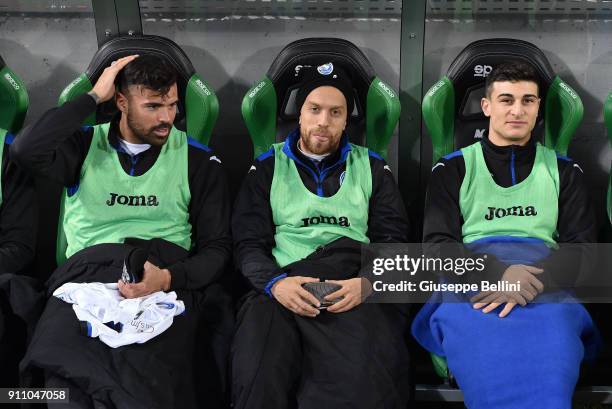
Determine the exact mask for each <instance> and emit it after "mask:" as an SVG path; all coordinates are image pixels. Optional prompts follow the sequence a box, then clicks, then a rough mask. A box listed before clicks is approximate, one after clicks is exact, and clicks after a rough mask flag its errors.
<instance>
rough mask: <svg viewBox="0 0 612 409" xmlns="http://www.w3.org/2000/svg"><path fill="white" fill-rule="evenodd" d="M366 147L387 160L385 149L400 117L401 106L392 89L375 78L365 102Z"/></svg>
mask: <svg viewBox="0 0 612 409" xmlns="http://www.w3.org/2000/svg"><path fill="white" fill-rule="evenodd" d="M366 107H367V109H366V145H367V147H368V148H369V149H370V150H372V151H374V152H376V153H378V154H379V155H381V156H382V157H383V158H385V159H387V148H388V147H389V142H390V141H391V136H392V135H393V131H394V130H395V126H396V125H397V121H398V119H399V116H400V111H401V104H400V101H399V98H398V97H397V94H396V93H395V91H393V90H392V88H391V87H390V86H389V85H387V84H385V83H384V82H383V81H382V80H381V79H380V78H378V77H375V78H374V80H373V81H372V83H371V84H370V88H368V96H367V102H366Z"/></svg>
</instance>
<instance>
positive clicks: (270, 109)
mask: <svg viewBox="0 0 612 409" xmlns="http://www.w3.org/2000/svg"><path fill="white" fill-rule="evenodd" d="M276 109H277V102H276V90H275V89H274V84H273V83H272V81H270V79H269V78H268V77H266V76H264V77H263V78H262V79H261V80H260V81H258V82H257V83H256V84H255V85H253V87H251V89H250V90H248V91H247V93H246V94H245V95H244V98H243V99H242V107H241V110H242V118H244V122H245V124H246V127H247V129H248V131H249V135H250V136H251V140H252V141H253V155H254V157H258V156H259V155H261V154H262V153H264V152H266V151H267V150H268V149H270V146H271V145H272V144H273V143H274V141H275V140H276V115H277V113H276Z"/></svg>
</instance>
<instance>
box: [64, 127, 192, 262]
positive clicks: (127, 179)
mask: <svg viewBox="0 0 612 409" xmlns="http://www.w3.org/2000/svg"><path fill="white" fill-rule="evenodd" d="M108 129H109V124H108V123H106V124H102V125H97V126H95V127H94V135H93V139H92V143H91V147H90V148H89V152H88V153H87V157H86V158H85V161H84V162H83V166H82V167H81V177H80V182H79V189H78V191H77V192H76V193H75V194H74V195H73V196H70V197H65V198H64V206H65V207H64V217H63V229H64V232H65V234H66V239H67V242H68V248H67V250H66V257H67V258H68V257H70V256H71V255H73V254H74V253H76V252H77V251H79V250H82V249H84V248H87V247H90V246H93V245H95V244H100V243H122V242H123V241H124V240H125V238H126V237H136V238H141V239H146V240H148V239H153V238H162V239H165V240H168V241H170V242H172V243H175V244H177V245H179V246H181V247H183V248H184V249H186V250H189V249H191V225H190V223H189V211H188V208H189V202H190V200H191V193H190V191H189V181H188V176H187V146H188V145H187V135H186V134H185V133H184V132H181V131H179V130H177V129H176V128H172V130H171V132H170V136H169V138H168V141H167V142H166V143H165V144H164V146H163V147H162V149H161V152H160V154H159V157H158V158H157V161H156V162H155V164H154V165H153V166H152V167H151V169H149V170H148V171H147V172H146V173H145V174H143V175H141V176H130V175H128V174H127V173H125V171H124V170H123V168H122V167H121V164H120V162H119V157H118V155H117V153H116V151H115V149H114V148H113V147H112V146H111V145H110V144H109V142H108Z"/></svg>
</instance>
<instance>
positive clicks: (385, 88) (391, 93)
mask: <svg viewBox="0 0 612 409" xmlns="http://www.w3.org/2000/svg"><path fill="white" fill-rule="evenodd" d="M378 86H379V87H381V88H382V89H384V90H385V92H386V93H387V94H389V96H390V97H391V98H395V94H394V93H393V91H391V90H390V89H389V87H387V84H385V83H384V82H382V81H378Z"/></svg>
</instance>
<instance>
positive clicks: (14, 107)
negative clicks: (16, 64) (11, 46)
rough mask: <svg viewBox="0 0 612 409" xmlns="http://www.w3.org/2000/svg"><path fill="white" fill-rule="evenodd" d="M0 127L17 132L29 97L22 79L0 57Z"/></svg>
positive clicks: (23, 118) (24, 114) (23, 117)
mask: <svg viewBox="0 0 612 409" xmlns="http://www.w3.org/2000/svg"><path fill="white" fill-rule="evenodd" d="M0 106H1V107H2V109H0V128H2V129H6V130H8V131H9V132H11V133H13V134H17V132H19V130H20V129H21V126H22V125H23V121H24V120H25V116H26V113H27V112H28V106H29V99H28V91H27V90H26V87H25V84H24V83H23V81H22V80H21V79H20V78H19V77H18V76H17V75H16V74H15V73H14V72H13V71H12V70H11V69H10V68H9V67H7V66H6V65H5V63H4V61H3V60H2V58H0Z"/></svg>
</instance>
